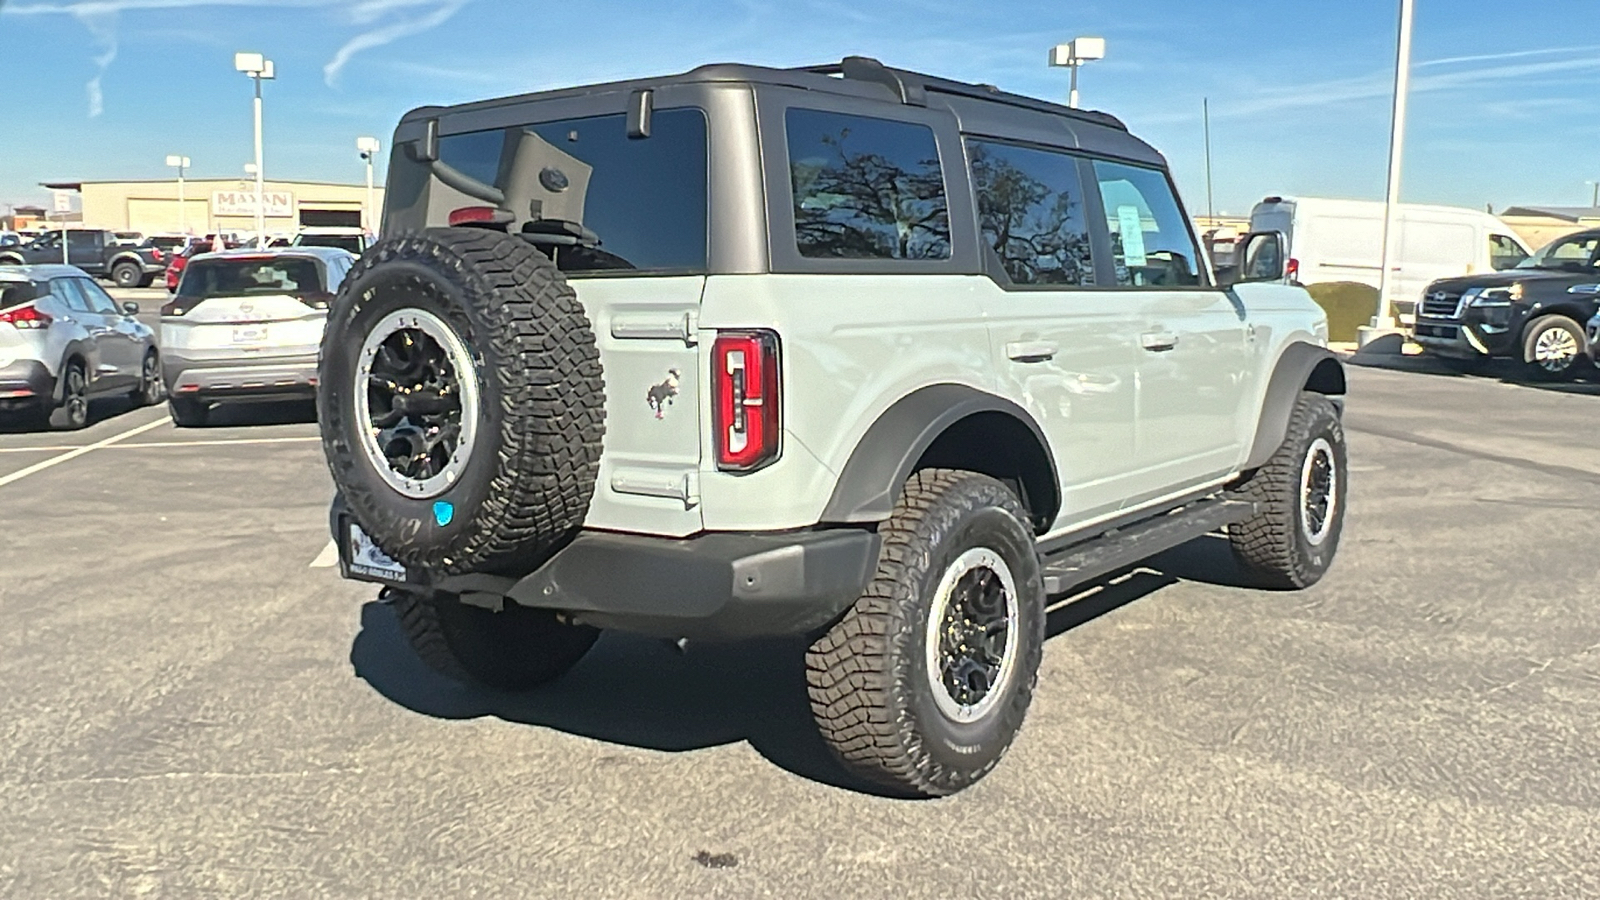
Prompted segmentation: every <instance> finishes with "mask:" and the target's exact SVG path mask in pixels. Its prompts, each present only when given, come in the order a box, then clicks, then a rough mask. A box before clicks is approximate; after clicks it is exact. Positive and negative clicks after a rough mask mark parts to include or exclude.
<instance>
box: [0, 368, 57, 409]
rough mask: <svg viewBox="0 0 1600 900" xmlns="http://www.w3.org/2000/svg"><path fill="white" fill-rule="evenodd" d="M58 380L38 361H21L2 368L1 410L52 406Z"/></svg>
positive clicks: (0, 380)
mask: <svg viewBox="0 0 1600 900" xmlns="http://www.w3.org/2000/svg"><path fill="white" fill-rule="evenodd" d="M55 388H56V379H55V376H53V375H51V374H50V370H49V369H47V368H45V365H44V363H42V362H40V361H38V360H36V359H19V360H16V361H14V362H12V363H10V364H8V365H5V366H0V409H12V408H16V407H23V406H32V405H34V404H36V403H44V404H47V405H48V404H50V403H51V401H52V400H53V398H54V395H55Z"/></svg>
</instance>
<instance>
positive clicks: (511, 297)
mask: <svg viewBox="0 0 1600 900" xmlns="http://www.w3.org/2000/svg"><path fill="white" fill-rule="evenodd" d="M399 259H404V260H409V261H413V262H422V263H424V264H427V265H430V267H432V268H434V269H435V270H436V271H440V272H442V273H444V274H446V275H447V276H448V277H452V278H454V279H456V280H457V281H458V283H460V284H461V285H462V287H463V288H464V293H465V295H466V296H467V297H469V298H472V299H473V301H474V302H478V303H480V304H481V306H480V308H479V309H478V315H479V316H480V318H481V320H482V321H483V322H485V323H486V325H487V327H485V328H482V329H481V332H483V333H474V334H473V335H472V338H471V341H472V342H474V343H477V344H480V345H485V344H486V345H488V346H491V347H492V348H493V351H494V356H495V357H496V358H497V359H498V360H500V364H498V365H490V366H486V367H485V370H484V375H485V377H487V378H495V379H498V381H499V386H500V389H501V404H500V408H499V410H497V411H490V413H489V416H488V419H489V421H488V427H489V428H491V429H494V430H496V431H498V433H499V441H500V453H499V459H498V461H497V464H496V472H495V475H494V477H493V480H492V482H491V483H490V486H489V489H488V492H487V496H486V498H485V499H484V500H483V501H482V503H481V504H480V505H479V506H478V507H477V509H476V510H473V511H472V512H471V530H470V533H469V534H468V536H467V537H466V539H465V540H462V541H459V542H457V543H455V544H453V545H451V546H448V547H441V546H419V545H418V544H417V543H416V542H415V540H414V538H415V536H416V535H415V534H412V535H409V536H408V535H406V534H405V529H404V528H402V527H400V526H399V524H398V520H397V519H398V517H394V516H391V515H387V514H386V513H385V512H384V511H383V507H381V506H379V505H377V504H375V503H371V502H367V498H368V497H369V496H370V494H371V492H372V491H375V490H389V488H388V487H387V485H384V484H383V483H382V482H381V481H378V482H374V481H373V480H372V479H369V478H358V477H352V471H353V470H354V471H360V470H359V469H357V466H358V465H359V464H364V461H360V462H358V461H359V460H360V456H361V454H362V450H361V449H360V448H359V447H356V446H353V445H351V444H350V443H348V442H347V441H346V440H345V428H344V425H343V422H344V419H345V417H346V416H348V415H350V414H351V413H353V406H349V405H348V404H349V401H348V399H347V398H346V399H342V400H341V401H340V402H338V403H330V402H323V401H324V399H325V398H326V397H327V396H328V394H327V391H326V387H327V385H326V384H324V390H323V391H322V392H320V393H319V403H318V407H319V408H318V413H319V416H320V417H321V420H322V421H323V422H324V423H325V424H324V425H323V427H322V435H323V448H324V450H325V451H326V455H327V457H328V461H329V465H330V468H331V470H332V472H333V478H334V481H335V482H336V483H337V484H338V485H339V488H340V490H341V491H342V492H343V495H344V498H345V500H346V502H348V503H349V504H350V506H351V508H352V510H354V511H355V512H356V518H357V520H358V521H360V522H361V523H362V526H363V527H364V528H367V531H368V533H369V534H371V535H372V536H373V539H374V540H375V541H376V542H377V543H378V545H379V546H380V547H381V548H382V549H383V550H384V552H386V553H388V554H389V555H390V556H391V557H393V558H395V559H397V560H399V561H401V562H404V563H406V564H407V565H412V566H422V567H426V568H430V569H434V570H437V571H444V572H465V571H512V570H514V569H515V568H517V565H516V562H517V561H518V560H521V561H522V566H523V567H524V568H525V567H526V561H527V560H528V559H530V558H532V559H536V558H538V557H539V556H541V555H542V554H545V553H548V552H549V551H550V550H552V549H554V548H555V547H558V546H561V545H563V544H565V543H566V542H567V541H568V540H570V539H571V537H572V536H573V535H574V534H575V533H576V531H577V529H578V528H579V527H580V526H581V525H582V524H583V520H584V518H585V517H586V516H587V515H588V510H589V502H590V500H591V499H592V498H593V496H594V488H595V481H596V479H597V477H598V475H599V469H600V455H601V445H602V440H603V438H604V436H605V378H604V373H603V372H602V370H601V365H600V351H599V348H598V347H597V345H596V343H595V338H594V332H593V329H592V328H591V327H590V324H589V319H588V317H587V315H586V314H585V313H584V309H583V306H582V305H581V304H580V303H579V302H578V297H577V294H576V293H575V292H574V291H573V289H572V287H571V286H570V285H569V284H567V282H566V279H565V277H563V275H562V274H561V272H560V270H558V269H557V268H556V266H555V264H554V263H552V262H551V261H550V259H549V257H547V256H545V255H544V254H542V253H540V252H539V251H538V250H536V249H534V248H533V247H532V246H531V245H529V244H528V243H527V242H526V241H524V240H522V239H521V238H518V237H515V236H512V235H508V234H505V233H502V232H497V231H490V230H487V229H481V228H432V229H428V230H426V231H424V232H421V233H411V234H406V235H402V236H400V237H398V238H394V239H389V240H385V241H381V242H379V243H378V244H377V245H376V246H374V247H373V248H372V249H370V250H368V251H367V253H366V254H365V255H364V256H363V257H362V258H361V260H360V261H359V262H358V263H356V265H355V267H354V268H353V269H352V270H351V272H350V274H349V275H348V276H347V277H346V278H345V281H344V287H343V288H341V296H340V297H339V298H337V299H336V300H335V302H334V307H335V311H336V313H337V314H338V315H339V317H340V318H341V319H343V320H345V321H348V319H349V318H351V317H353V316H354V315H355V312H356V310H357V309H358V307H359V303H360V298H347V297H346V296H345V295H346V294H347V293H348V291H349V290H350V289H351V288H352V287H353V286H354V285H356V284H357V283H359V282H360V280H361V278H362V276H364V275H365V274H366V273H367V272H369V271H370V270H372V269H374V268H377V267H379V266H383V265H385V264H386V263H389V262H391V261H394V260H399ZM475 330H476V329H475ZM331 336H332V327H331V324H330V337H331ZM463 337H465V335H463ZM329 346H330V344H329V342H328V341H327V340H325V341H324V343H323V353H324V354H325V353H326V352H327V348H328V347H329ZM487 401H488V397H487V396H485V402H487ZM474 464H476V465H482V464H483V461H482V460H476V461H474Z"/></svg>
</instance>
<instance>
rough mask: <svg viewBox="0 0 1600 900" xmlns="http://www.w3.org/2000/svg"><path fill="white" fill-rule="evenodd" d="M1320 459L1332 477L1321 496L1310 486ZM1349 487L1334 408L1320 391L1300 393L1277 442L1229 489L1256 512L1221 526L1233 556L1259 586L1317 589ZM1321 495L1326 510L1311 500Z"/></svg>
mask: <svg viewBox="0 0 1600 900" xmlns="http://www.w3.org/2000/svg"><path fill="white" fill-rule="evenodd" d="M1319 459H1320V460H1321V462H1319ZM1324 462H1325V463H1326V471H1327V472H1329V473H1330V475H1331V479H1332V484H1331V485H1330V486H1329V487H1328V489H1327V490H1326V491H1325V492H1324V491H1321V490H1319V489H1313V488H1312V486H1311V482H1312V481H1313V480H1314V479H1317V478H1318V477H1319V476H1318V473H1319V472H1320V471H1321V470H1322V469H1323V463H1324ZM1348 485H1349V476H1348V469H1347V463H1346V453H1345V443H1344V426H1343V425H1342V424H1341V423H1340V421H1339V411H1338V409H1337V408H1336V407H1335V406H1334V405H1333V401H1331V400H1329V399H1328V398H1327V397H1325V396H1323V395H1322V394H1316V393H1312V392H1310V391H1302V392H1301V393H1300V396H1299V397H1298V398H1297V399H1296V400H1295V406H1294V412H1293V413H1292V414H1291V415H1290V417H1289V430H1288V433H1287V434H1286V435H1285V436H1284V439H1283V443H1282V444H1280V445H1279V446H1278V449H1277V450H1276V451H1275V452H1274V453H1273V454H1272V457H1271V458H1270V459H1268V460H1267V462H1266V464H1265V465H1263V466H1262V467H1261V468H1259V469H1257V470H1256V472H1255V474H1253V475H1252V476H1251V477H1250V480H1249V481H1247V482H1245V483H1244V484H1243V485H1242V486H1241V487H1239V488H1238V489H1237V491H1236V496H1237V497H1238V499H1241V500H1250V501H1252V502H1254V503H1255V504H1256V514H1255V515H1254V516H1252V517H1251V518H1249V519H1246V520H1245V521H1243V522H1240V523H1238V524H1235V525H1230V526H1228V542H1229V543H1230V544H1231V545H1232V547H1233V555H1234V558H1235V559H1236V560H1237V561H1238V563H1239V565H1240V566H1241V567H1242V568H1243V569H1244V570H1245V571H1246V573H1248V574H1249V575H1251V576H1252V577H1253V578H1254V580H1255V581H1256V582H1257V583H1258V584H1260V586H1262V587H1266V588H1274V589H1279V590H1298V589H1300V588H1307V587H1310V586H1311V585H1313V584H1316V583H1317V582H1318V581H1319V580H1320V579H1321V578H1322V576H1323V574H1325V573H1326V572H1327V571H1328V566H1329V565H1331V564H1332V563H1333V557H1334V555H1335V554H1336V553H1337V552H1338V549H1339V535H1340V533H1341V532H1342V531H1343V530H1344V513H1345V495H1346V491H1347V489H1348ZM1323 493H1325V494H1326V500H1327V504H1326V506H1325V507H1324V506H1321V505H1320V503H1321V501H1320V500H1318V499H1316V498H1318V497H1319V496H1321V495H1322V494H1323ZM1319 509H1321V510H1322V511H1321V512H1320V514H1319V512H1318V510H1319Z"/></svg>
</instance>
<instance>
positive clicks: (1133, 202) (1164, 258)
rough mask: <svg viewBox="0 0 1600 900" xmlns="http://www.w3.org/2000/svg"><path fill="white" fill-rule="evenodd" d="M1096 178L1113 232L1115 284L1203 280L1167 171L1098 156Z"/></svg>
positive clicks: (1174, 283) (1181, 284)
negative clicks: (1107, 160) (1130, 164)
mask: <svg viewBox="0 0 1600 900" xmlns="http://www.w3.org/2000/svg"><path fill="white" fill-rule="evenodd" d="M1094 174H1095V179H1096V180H1097V181H1098V182H1099V183H1100V198H1101V200H1102V201H1104V203H1105V210H1106V226H1107V228H1109V229H1110V231H1111V249H1112V259H1113V261H1114V262H1115V264H1116V271H1117V284H1119V285H1121V286H1123V287H1184V286H1192V285H1198V284H1199V283H1200V265H1199V259H1200V250H1199V248H1198V247H1197V246H1196V245H1195V242H1194V235H1193V232H1191V231H1190V230H1189V225H1188V223H1187V222H1186V221H1184V218H1183V213H1182V212H1181V211H1180V208H1179V206H1178V198H1177V196H1176V195H1174V194H1173V193H1172V185H1171V183H1170V182H1168V181H1167V176H1166V174H1165V173H1163V172H1161V171H1159V170H1157V169H1146V168H1142V167H1139V166H1129V165H1124V164H1122V163H1114V162H1105V161H1101V160H1097V161H1096V162H1095V164H1094Z"/></svg>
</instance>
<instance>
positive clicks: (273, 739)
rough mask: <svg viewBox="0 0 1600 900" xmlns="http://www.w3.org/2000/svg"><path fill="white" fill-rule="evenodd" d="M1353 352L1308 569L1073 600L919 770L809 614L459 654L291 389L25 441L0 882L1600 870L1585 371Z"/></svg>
mask: <svg viewBox="0 0 1600 900" xmlns="http://www.w3.org/2000/svg"><path fill="white" fill-rule="evenodd" d="M1415 367H1416V366H1413V368H1415ZM1350 379H1351V396H1350V400H1349V408H1348V413H1347V418H1346V421H1347V426H1348V429H1349V439H1350V454H1351V464H1352V469H1351V480H1352V487H1351V494H1350V514H1349V519H1348V522H1347V525H1346V530H1345V533H1344V544H1343V547H1342V550H1341V553H1340V558H1339V559H1338V561H1337V562H1336V564H1335V565H1334V568H1333V570H1332V572H1331V573H1330V574H1329V576H1328V577H1327V578H1326V579H1325V580H1324V581H1323V583H1322V584H1320V585H1318V586H1317V587H1315V588H1314V589H1312V590H1309V591H1306V592H1303V593H1268V592H1260V591H1253V590H1247V589H1244V588H1241V587H1237V586H1235V585H1236V582H1237V579H1236V573H1235V572H1234V570H1233V568H1232V565H1231V562H1230V561H1229V557H1228V554H1227V551H1226V548H1225V546H1224V545H1223V543H1222V542H1221V541H1220V540H1219V539H1216V538H1206V539H1202V540H1200V541H1197V542H1195V543H1193V544H1190V545H1187V546H1185V547H1182V548H1179V549H1178V550H1175V551H1172V552H1170V553H1167V554H1165V555H1163V556H1161V557H1158V558H1157V559H1155V560H1154V561H1152V563H1151V564H1150V565H1149V566H1148V567H1144V568H1140V569H1138V570H1135V571H1134V572H1132V573H1129V574H1127V575H1124V576H1121V577H1119V578H1118V579H1116V580H1114V581H1111V582H1106V583H1104V584H1102V585H1099V586H1097V587H1095V588H1094V589H1092V590H1090V591H1088V592H1086V593H1085V595H1082V596H1080V597H1079V598H1077V600H1076V602H1073V603H1071V604H1064V605H1058V606H1057V607H1056V608H1055V609H1054V610H1053V612H1052V613H1051V617H1050V630H1051V634H1052V637H1051V639H1050V641H1049V643H1048V645H1047V647H1046V650H1045V656H1044V664H1043V668H1042V671H1041V673H1040V687H1039V690H1038V692H1037V694H1036V696H1035V700H1034V705H1033V709H1032V712H1031V714H1030V716H1029V721H1028V723H1027V725H1026V727H1025V728H1024V730H1023V733H1022V735H1021V737H1020V738H1019V740H1018V742H1017V744H1016V745H1015V747H1014V748H1013V750H1012V752H1011V754H1010V755H1009V756H1008V757H1007V759H1006V760H1005V761H1004V762H1003V763H1002V764H1001V766H1000V768H999V769H998V770H997V771H996V772H995V773H994V774H993V775H991V776H990V777H989V778H988V779H986V780H985V781H983V782H982V783H980V784H979V785H978V786H977V787H976V788H974V789H972V790H970V791H968V792H966V793H964V794H961V795H958V796H956V797H953V798H949V799H946V800H940V801H929V802H908V801H901V800H892V799H885V798H881V797H877V796H872V795H870V794H865V793H861V792H857V791H854V790H851V789H849V788H848V787H847V786H841V785H842V784H843V780H842V778H841V776H840V775H839V773H838V772H837V771H836V770H835V769H834V768H833V766H832V764H831V763H830V762H829V760H828V759H827V756H826V754H825V752H824V751H823V748H822V746H821V744H820V742H819V741H818V739H817V738H816V737H815V736H814V734H813V732H812V730H811V724H810V721H809V716H808V713H807V711H806V706H805V700H804V695H803V688H802V682H801V673H800V668H799V665H798V659H797V655H798V653H799V650H800V648H799V645H798V644H796V643H794V642H785V641H772V642H762V643H754V644H748V645H739V646H690V647H689V648H688V651H687V652H686V653H683V654H679V653H678V652H677V651H675V650H672V649H669V648H668V647H666V646H665V645H663V644H661V643H658V642H654V641H649V640H644V639H638V638H633V637H629V636H625V635H611V634H608V635H607V636H605V637H604V638H602V640H601V642H600V643H599V644H598V645H597V646H596V648H595V650H594V651H593V652H592V653H591V654H590V655H589V656H588V657H587V658H586V659H585V660H584V661H583V662H582V663H580V664H579V666H578V667H577V668H576V669H575V670H573V671H572V672H571V673H570V674H569V675H568V676H567V677H566V678H564V679H562V680H561V681H559V682H557V683H555V684H552V685H549V686H547V687H546V688H543V689H541V690H538V691H536V692H533V693H530V694H527V695H524V696H504V695H496V694H493V693H488V692H484V691H479V690H474V689H469V688H466V687H462V686H459V685H456V684H454V683H452V682H450V681H447V680H445V679H443V678H440V677H437V676H435V675H433V674H431V673H430V672H428V671H427V670H425V669H424V668H423V667H422V665H421V664H420V663H419V662H417V661H416V660H415V658H414V657H413V656H412V654H411V652H410V650H409V649H408V648H407V647H406V646H405V643H404V640H403V638H402V636H401V634H400V632H399V630H398V628H397V626H396V624H395V621H394V618H393V616H392V614H391V612H390V610H389V608H388V607H387V606H384V605H381V604H379V603H377V602H375V593H376V591H375V590H373V589H372V588H370V587H367V586H362V585H358V584H353V583H348V582H341V581H340V580H339V578H338V577H337V574H336V570H335V569H332V568H327V567H325V564H326V563H327V562H328V561H329V560H328V558H327V556H326V554H325V550H326V548H327V544H328V541H327V532H326V525H325V512H326V504H327V502H328V499H329V497H330V495H331V492H332V488H331V484H330V481H329V479H328V476H327V473H326V470H325V468H324V466H323V462H322V457H321V450H320V447H319V446H318V444H317V443H316V441H315V435H316V427H315V424H314V423H313V422H312V421H311V420H310V417H309V412H308V411H307V410H306V409H305V408H304V407H303V406H294V405H287V406H285V407H282V408H272V409H266V410H255V411H250V412H247V413H243V414H239V413H230V414H229V415H230V416H231V418H225V419H224V420H223V422H224V424H222V425H219V426H217V427H211V428H204V429H183V430H179V429H175V428H173V427H172V426H171V425H170V424H168V423H164V412H163V411H162V410H160V409H142V410H125V409H121V408H116V407H108V408H106V409H104V410H100V409H97V412H96V416H97V421H96V422H95V423H94V424H93V425H92V426H91V427H90V428H89V429H87V430H86V431H83V432H80V433H76V434H49V433H46V434H15V433H9V434H0V614H3V616H4V620H5V623H4V627H0V686H3V690H0V896H4V897H19V898H33V897H49V898H65V897H106V896H124V895H149V896H161V897H186V896H202V895H205V896H212V895H225V896H292V897H305V896H327V897H455V896H469V895H472V896H541V897H542V896H551V897H557V896H560V897H691V896H692V897H828V898H832V897H895V898H909V897H935V896H952V897H953V896H969V897H996V898H998V897H1098V896H1107V897H1110V896H1129V897H1149V896H1227V897H1288V896H1296V897H1297V896H1345V897H1363V898H1377V897H1418V896H1428V897H1490V896H1492V897H1541V898H1544V897H1585V896H1589V897H1592V896H1596V895H1600V756H1597V754H1596V753H1595V752H1594V732H1595V722H1596V721H1597V720H1600V603H1597V602H1596V601H1597V600H1600V555H1597V552H1596V546H1595V535H1596V534H1597V533H1600V528H1596V526H1597V525H1600V440H1597V439H1600V385H1594V384H1590V385H1578V386H1576V387H1570V388H1567V389H1563V390H1553V389H1546V388H1540V387H1531V386H1525V385H1518V384H1513V383H1507V382H1504V381H1502V380H1500V379H1499V378H1495V377H1457V376H1447V375H1444V374H1442V373H1433V372H1429V371H1386V370H1382V369H1372V368H1363V367H1352V368H1351V372H1350ZM90 446H95V447H96V449H92V450H88V451H86V452H76V450H81V449H82V448H86V447H90ZM69 448H76V450H75V449H69ZM68 454H75V455H71V456H70V457H69V458H65V459H63V457H64V456H67V455H68ZM52 460H56V461H57V462H55V463H54V464H50V465H48V466H47V467H44V468H34V470H33V471H32V472H30V473H27V474H23V475H22V476H21V477H15V476H17V474H18V473H19V472H24V470H27V469H29V468H30V467H37V466H39V465H40V464H41V463H50V461H52Z"/></svg>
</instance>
